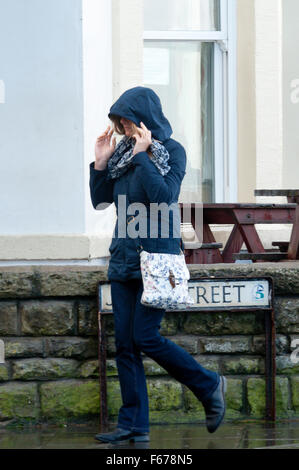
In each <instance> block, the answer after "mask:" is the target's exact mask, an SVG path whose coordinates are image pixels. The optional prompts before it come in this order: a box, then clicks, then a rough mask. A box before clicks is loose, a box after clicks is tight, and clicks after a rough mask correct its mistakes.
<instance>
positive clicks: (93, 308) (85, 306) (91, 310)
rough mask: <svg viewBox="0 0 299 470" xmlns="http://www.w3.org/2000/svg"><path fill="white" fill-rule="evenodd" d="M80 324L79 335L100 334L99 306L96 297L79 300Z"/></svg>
mask: <svg viewBox="0 0 299 470" xmlns="http://www.w3.org/2000/svg"><path fill="white" fill-rule="evenodd" d="M104 321H106V320H105V319H104ZM78 324H79V335H83V336H88V335H94V336H96V335H97V334H98V307H97V301H96V300H95V299H92V300H86V301H81V302H79V305H78Z"/></svg>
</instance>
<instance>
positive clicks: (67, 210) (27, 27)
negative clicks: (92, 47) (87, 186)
mask: <svg viewBox="0 0 299 470" xmlns="http://www.w3.org/2000/svg"><path fill="white" fill-rule="evenodd" d="M0 12H1V14H0V57H1V76H0V79H1V80H3V82H4V84H5V92H6V93H5V95H6V96H5V103H4V104H0V129H1V131H0V132H1V138H0V200H1V205H0V233H1V234H2V235H3V234H53V233H82V232H84V183H83V171H84V167H83V163H84V162H83V158H82V155H83V124H82V123H83V96H82V37H81V36H82V35H81V0H51V1H48V0H0Z"/></svg>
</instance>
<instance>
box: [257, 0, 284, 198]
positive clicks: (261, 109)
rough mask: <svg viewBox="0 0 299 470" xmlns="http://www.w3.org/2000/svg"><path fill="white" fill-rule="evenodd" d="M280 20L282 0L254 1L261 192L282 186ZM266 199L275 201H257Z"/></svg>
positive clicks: (258, 170)
mask: <svg viewBox="0 0 299 470" xmlns="http://www.w3.org/2000/svg"><path fill="white" fill-rule="evenodd" d="M281 18H282V17H281V0H255V24H256V45H255V50H256V65H255V67H256V162H257V168H256V188H261V189H263V188H264V189H267V188H269V189H270V188H281V187H282V168H283V151H282V22H281ZM263 200H264V201H265V202H274V201H269V198H266V199H263V198H258V201H259V202H262V201H263ZM276 202H279V198H277V200H276ZM282 202H283V201H282Z"/></svg>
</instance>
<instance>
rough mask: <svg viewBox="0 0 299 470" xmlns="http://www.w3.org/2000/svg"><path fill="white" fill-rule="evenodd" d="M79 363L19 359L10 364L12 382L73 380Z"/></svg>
mask: <svg viewBox="0 0 299 470" xmlns="http://www.w3.org/2000/svg"><path fill="white" fill-rule="evenodd" d="M78 367H79V362H78V361H76V360H74V359H57V358H47V359H37V358H35V359H20V360H17V361H13V362H12V370H13V372H12V376H13V379H14V380H51V379H56V378H63V377H64V378H68V377H70V378H73V377H76V376H77V374H78Z"/></svg>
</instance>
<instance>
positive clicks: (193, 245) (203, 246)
mask: <svg viewBox="0 0 299 470" xmlns="http://www.w3.org/2000/svg"><path fill="white" fill-rule="evenodd" d="M184 248H185V249H186V250H209V249H210V250H218V249H219V248H223V245H222V243H199V242H184Z"/></svg>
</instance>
